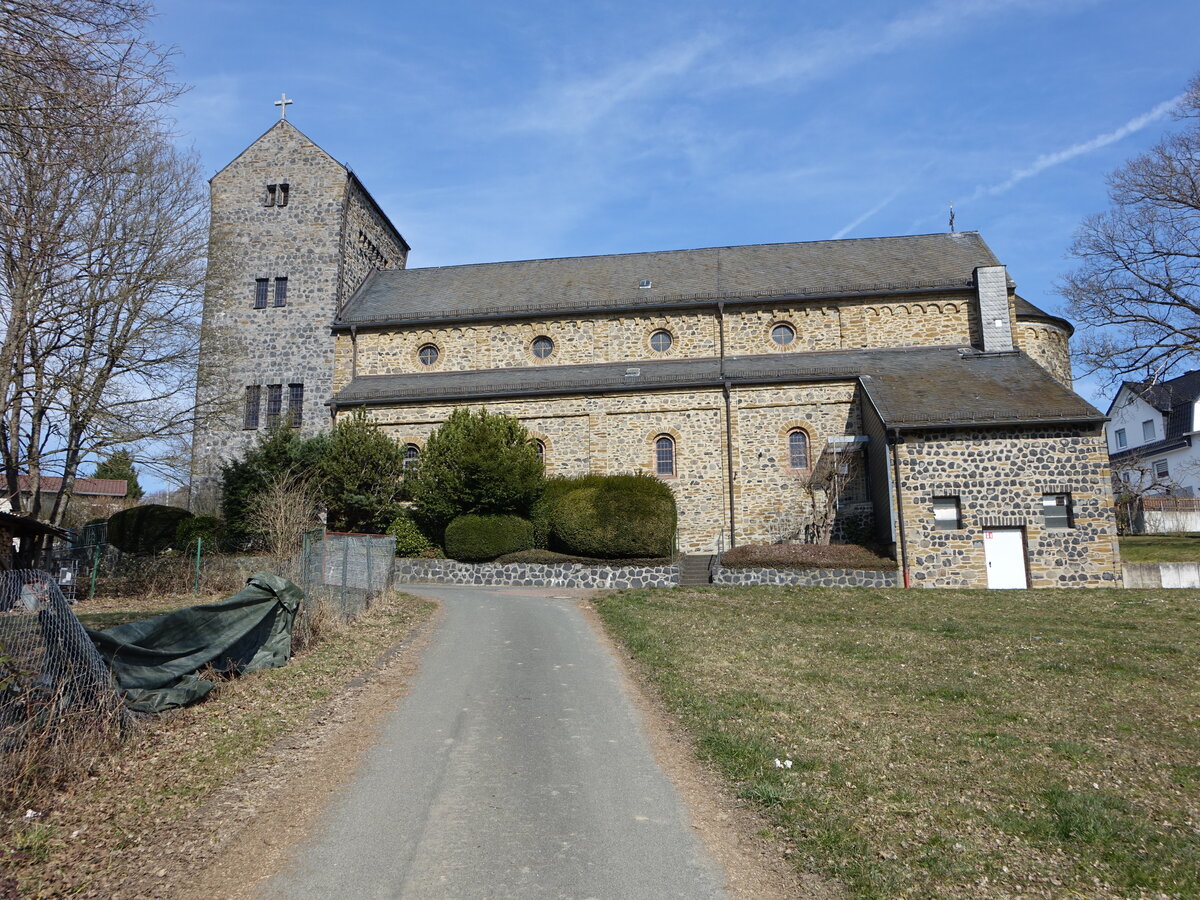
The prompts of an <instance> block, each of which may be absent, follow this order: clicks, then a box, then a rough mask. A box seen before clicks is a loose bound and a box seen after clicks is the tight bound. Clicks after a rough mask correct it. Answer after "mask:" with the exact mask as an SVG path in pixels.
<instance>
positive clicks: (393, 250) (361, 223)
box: [325, 179, 408, 399]
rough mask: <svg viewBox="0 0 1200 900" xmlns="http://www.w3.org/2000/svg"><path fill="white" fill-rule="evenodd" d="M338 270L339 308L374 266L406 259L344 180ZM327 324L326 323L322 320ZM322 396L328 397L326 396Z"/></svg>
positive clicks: (359, 193) (383, 222)
mask: <svg viewBox="0 0 1200 900" xmlns="http://www.w3.org/2000/svg"><path fill="white" fill-rule="evenodd" d="M341 245H342V271H341V278H340V284H339V290H338V299H337V304H338V307H339V308H340V307H341V306H343V305H344V304H345V303H346V301H347V300H349V299H350V295H351V294H353V293H354V291H355V290H356V289H357V288H358V286H359V285H360V284H362V283H363V280H364V279H366V277H367V276H368V275H369V274H371V272H372V271H373V270H375V269H403V268H404V266H405V263H406V262H407V261H408V251H407V250H406V249H405V247H404V244H402V243H401V242H400V241H397V240H396V235H395V233H394V231H393V230H392V228H391V227H390V226H389V224H388V222H387V221H386V220H385V219H384V218H383V216H381V215H380V214H379V211H378V210H377V209H376V208H375V205H374V204H373V203H371V201H370V200H369V199H368V198H367V196H366V195H365V194H364V193H363V190H362V188H361V187H359V185H358V182H357V181H356V180H354V179H347V180H346V216H345V221H344V223H343V226H342V237H341ZM326 324H328V323H326ZM325 399H328V398H327V397H326V398H325Z"/></svg>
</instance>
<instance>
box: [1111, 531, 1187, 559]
mask: <svg viewBox="0 0 1200 900" xmlns="http://www.w3.org/2000/svg"><path fill="white" fill-rule="evenodd" d="M1121 561H1122V562H1127V563H1160V562H1200V534H1133V535H1127V536H1125V537H1123V538H1121Z"/></svg>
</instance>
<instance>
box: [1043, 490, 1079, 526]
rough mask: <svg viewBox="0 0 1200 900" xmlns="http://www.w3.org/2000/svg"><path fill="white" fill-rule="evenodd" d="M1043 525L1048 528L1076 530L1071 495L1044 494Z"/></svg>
mask: <svg viewBox="0 0 1200 900" xmlns="http://www.w3.org/2000/svg"><path fill="white" fill-rule="evenodd" d="M1042 523H1043V524H1044V525H1045V526H1046V527H1047V528H1074V527H1075V516H1074V513H1073V511H1072V508H1071V495H1070V494H1042Z"/></svg>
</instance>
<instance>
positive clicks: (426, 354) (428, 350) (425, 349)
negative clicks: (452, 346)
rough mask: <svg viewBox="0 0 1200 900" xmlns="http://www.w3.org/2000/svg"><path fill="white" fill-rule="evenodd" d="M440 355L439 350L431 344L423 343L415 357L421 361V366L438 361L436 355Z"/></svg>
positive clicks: (430, 364)
mask: <svg viewBox="0 0 1200 900" xmlns="http://www.w3.org/2000/svg"><path fill="white" fill-rule="evenodd" d="M441 355H442V354H441V351H440V350H438V348H437V347H436V346H434V345H433V344H424V345H423V346H422V347H421V349H420V350H418V351H417V359H419V360H420V361H421V365H423V366H432V365H433V364H434V363H435V362H437V361H438V357H439V356H441Z"/></svg>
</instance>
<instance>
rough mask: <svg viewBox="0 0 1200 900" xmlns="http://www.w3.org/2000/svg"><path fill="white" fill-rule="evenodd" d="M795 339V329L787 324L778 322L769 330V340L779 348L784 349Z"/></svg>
mask: <svg viewBox="0 0 1200 900" xmlns="http://www.w3.org/2000/svg"><path fill="white" fill-rule="evenodd" d="M795 339H796V329H795V328H793V327H792V326H791V325H789V324H788V323H787V322H780V323H779V324H778V325H776V326H774V327H773V328H772V329H771V340H773V341H774V342H775V343H776V344H778V345H779V346H780V347H786V346H787V345H788V344H790V343H791V342H792V341H794V340H795Z"/></svg>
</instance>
